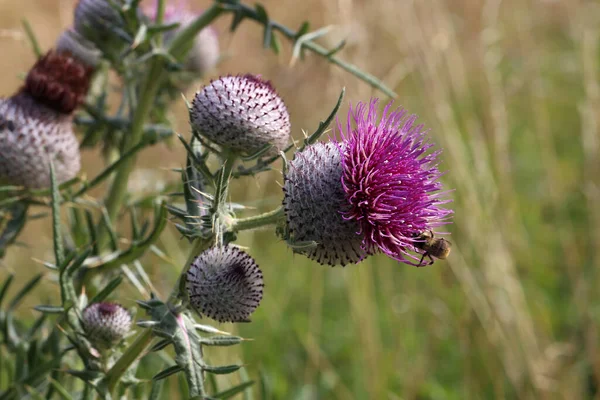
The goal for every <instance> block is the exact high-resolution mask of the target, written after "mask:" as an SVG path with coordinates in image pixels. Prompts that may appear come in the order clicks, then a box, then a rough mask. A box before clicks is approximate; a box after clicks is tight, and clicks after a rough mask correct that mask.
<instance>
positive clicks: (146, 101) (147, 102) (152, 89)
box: [98, 57, 164, 250]
mask: <svg viewBox="0 0 600 400" xmlns="http://www.w3.org/2000/svg"><path fill="white" fill-rule="evenodd" d="M163 72H164V60H163V59H161V58H159V57H156V58H155V59H154V60H153V62H152V65H151V66H150V71H149V72H148V74H147V75H146V79H145V81H144V84H143V85H142V87H143V90H142V95H141V96H140V102H139V104H138V106H137V108H136V110H135V114H134V116H133V123H132V124H131V132H130V133H129V136H128V139H127V141H126V142H125V146H124V149H123V152H127V151H129V150H130V149H132V148H133V147H134V146H135V145H137V144H138V143H139V141H140V140H141V138H142V135H143V133H144V121H145V120H146V118H147V117H148V114H150V110H151V108H152V105H153V104H154V98H155V97H156V94H157V93H158V89H159V87H160V83H161V81H162V76H163ZM136 158H137V157H136V156H132V157H130V158H129V159H128V160H126V161H125V162H124V163H123V164H122V165H121V168H119V170H118V171H117V175H116V176H115V180H114V181H113V184H112V186H111V188H110V192H109V194H108V198H107V200H106V210H107V213H108V218H109V220H110V221H111V222H114V221H115V219H116V218H117V215H118V213H119V210H120V209H121V204H122V203H123V200H124V199H125V195H126V194H127V183H128V182H129V175H130V174H131V171H132V170H133V167H134V166H135V162H136ZM108 239H109V234H108V231H107V229H106V226H105V224H100V227H99V231H98V248H99V249H100V250H104V249H105V248H106V246H107V244H108Z"/></svg>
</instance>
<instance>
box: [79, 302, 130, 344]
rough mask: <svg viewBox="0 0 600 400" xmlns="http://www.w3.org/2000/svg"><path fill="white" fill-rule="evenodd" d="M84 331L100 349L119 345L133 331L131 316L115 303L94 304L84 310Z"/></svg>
mask: <svg viewBox="0 0 600 400" xmlns="http://www.w3.org/2000/svg"><path fill="white" fill-rule="evenodd" d="M82 318H83V320H82V323H83V330H84V331H85V334H86V337H87V338H88V339H89V341H90V342H91V343H92V344H93V345H94V346H95V347H97V348H98V349H100V350H106V349H109V348H110V347H112V346H114V345H116V344H118V343H119V342H120V341H121V340H123V338H124V337H125V335H127V333H129V330H130V329H131V314H129V312H128V311H127V310H126V309H125V308H123V307H122V306H120V305H119V304H115V303H94V304H91V305H89V306H88V307H86V309H85V310H83V315H82Z"/></svg>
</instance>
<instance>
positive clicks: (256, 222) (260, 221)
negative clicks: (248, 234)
mask: <svg viewBox="0 0 600 400" xmlns="http://www.w3.org/2000/svg"><path fill="white" fill-rule="evenodd" d="M284 216H285V214H284V211H283V206H282V207H279V208H277V209H275V210H273V211H269V212H266V213H264V214H260V215H256V216H254V217H248V218H240V219H236V220H235V221H234V223H233V227H232V230H233V231H234V232H239V231H245V230H248V229H256V228H260V227H262V226H265V225H273V224H277V223H278V222H279V221H281V220H282V219H283V218H284Z"/></svg>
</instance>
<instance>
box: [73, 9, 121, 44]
mask: <svg viewBox="0 0 600 400" xmlns="http://www.w3.org/2000/svg"><path fill="white" fill-rule="evenodd" d="M114 3H115V4H117V5H120V4H121V3H122V0H114ZM124 25H125V21H123V18H122V17H121V15H120V14H119V12H118V11H117V10H116V9H115V8H114V7H113V6H112V5H111V4H110V2H109V1H108V0H79V2H78V3H77V5H76V6H75V14H74V18H73V27H74V28H75V30H76V31H77V32H78V33H79V34H81V35H82V36H84V37H85V38H86V39H88V40H91V41H92V42H94V43H96V44H97V45H101V47H102V48H104V47H103V46H104V45H109V44H110V43H111V42H113V41H114V40H120V38H118V37H117V34H116V33H115V30H118V29H121V28H122V27H123V26H124Z"/></svg>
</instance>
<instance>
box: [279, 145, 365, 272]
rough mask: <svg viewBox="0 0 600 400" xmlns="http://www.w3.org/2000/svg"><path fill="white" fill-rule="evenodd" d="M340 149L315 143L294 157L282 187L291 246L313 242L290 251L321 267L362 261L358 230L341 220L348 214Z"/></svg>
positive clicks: (352, 224) (354, 225) (351, 222)
mask: <svg viewBox="0 0 600 400" xmlns="http://www.w3.org/2000/svg"><path fill="white" fill-rule="evenodd" d="M342 172H343V169H342V164H341V154H340V149H339V147H338V145H337V144H335V143H327V144H323V143H315V144H314V145H311V146H308V147H307V148H306V149H305V150H304V151H303V152H300V153H296V155H295V156H294V159H293V160H292V161H291V162H290V163H289V166H288V169H287V174H286V176H285V183H284V186H283V192H284V199H283V207H284V210H285V215H286V220H287V226H288V229H289V233H290V235H291V238H290V239H291V241H292V242H305V243H309V242H315V244H314V245H312V246H310V245H307V246H306V247H305V248H295V249H294V251H296V252H299V253H302V254H304V255H306V256H307V257H308V258H310V259H312V260H315V261H317V262H319V263H321V264H329V265H346V264H348V263H357V262H359V261H361V260H362V259H363V258H365V257H366V255H367V254H366V252H365V251H364V249H363V248H362V246H361V245H362V236H361V235H360V234H359V233H358V231H359V230H360V226H359V225H358V224H357V223H356V222H354V221H348V220H346V219H344V217H343V216H342V214H341V212H343V211H348V210H349V204H348V203H347V201H346V199H345V196H344V189H343V187H342V185H341V180H342Z"/></svg>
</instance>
